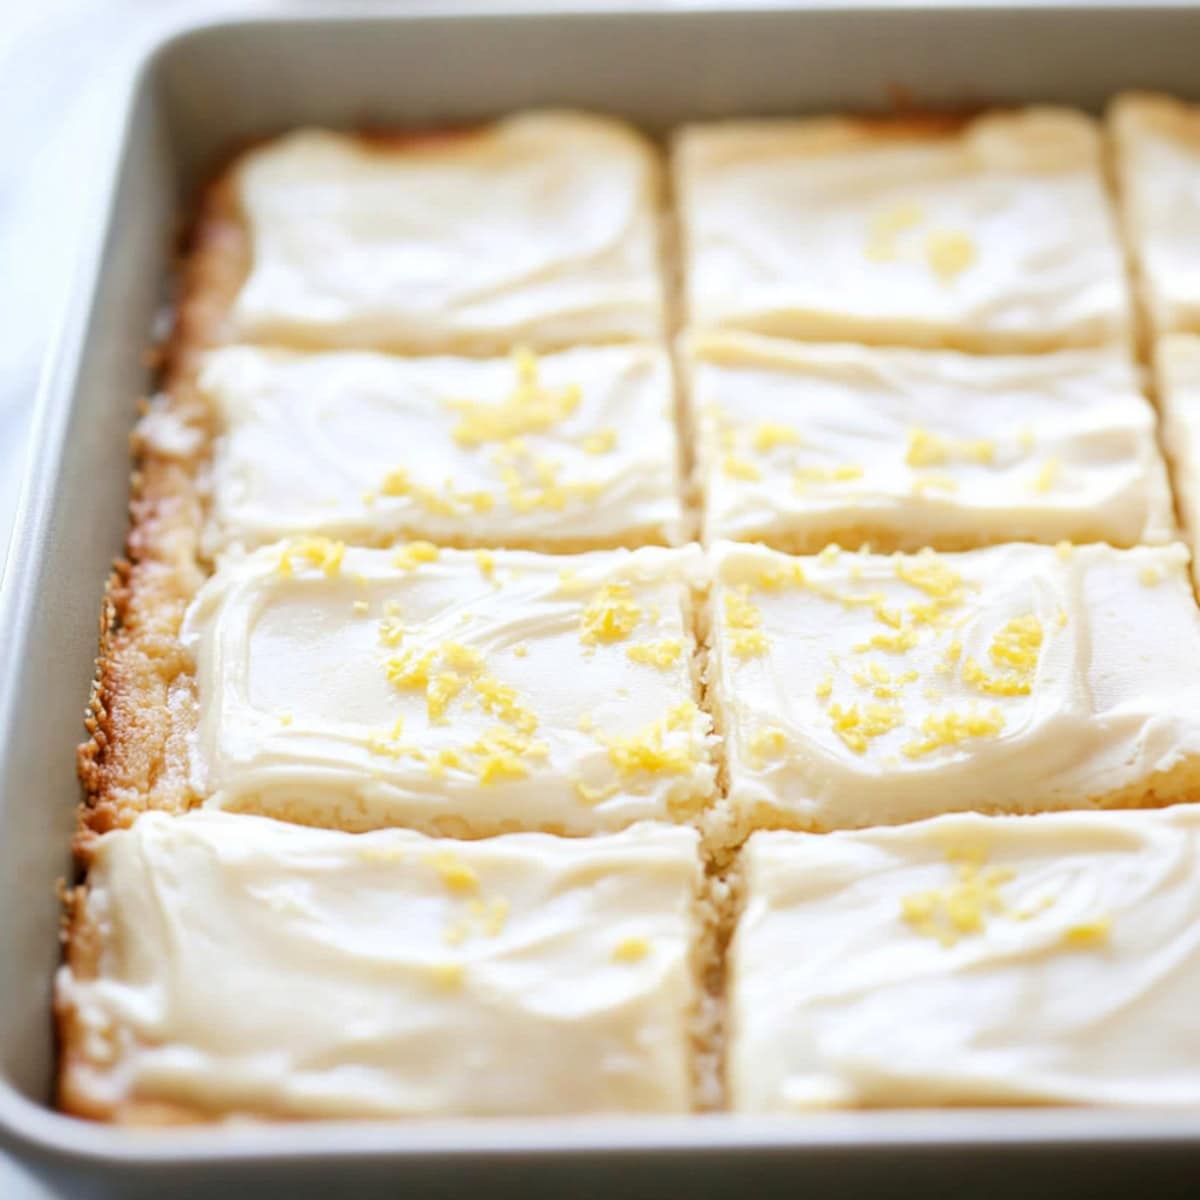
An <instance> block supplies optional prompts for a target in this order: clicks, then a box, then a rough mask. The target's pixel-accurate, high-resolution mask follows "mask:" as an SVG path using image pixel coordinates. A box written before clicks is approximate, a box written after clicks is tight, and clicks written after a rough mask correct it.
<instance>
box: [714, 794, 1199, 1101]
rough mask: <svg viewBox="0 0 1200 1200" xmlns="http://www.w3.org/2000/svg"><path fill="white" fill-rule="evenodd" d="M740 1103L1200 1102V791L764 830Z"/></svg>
mask: <svg viewBox="0 0 1200 1200" xmlns="http://www.w3.org/2000/svg"><path fill="white" fill-rule="evenodd" d="M741 862H742V875H743V891H744V898H745V907H744V910H743V911H742V913H741V917H740V920H739V922H738V927H737V932H736V934H735V936H734V938H733V942H732V945H731V950H730V985H729V1008H730V1033H729V1037H730V1042H729V1069H728V1079H729V1088H730V1102H731V1107H732V1108H734V1109H735V1110H739V1111H743V1112H785V1111H804V1110H811V1109H815V1108H829V1107H846V1106H864V1107H866V1106H870V1107H880V1106H922V1107H923V1106H936V1105H962V1104H978V1105H985V1104H987V1105H990V1104H1091V1105H1096V1104H1099V1105H1146V1106H1152V1105H1187V1106H1190V1107H1195V1106H1196V1105H1197V1104H1200V1069H1198V1067H1197V1064H1198V1063H1200V1027H1198V1026H1197V1024H1196V1020H1195V997H1196V994H1197V991H1198V990H1200V810H1197V809H1196V808H1195V807H1193V806H1191V805H1183V806H1179V807H1177V808H1173V809H1166V810H1163V811H1161V812H1156V813H1130V812H1124V813H1116V812H1114V813H1103V814H1100V813H1070V814H1051V815H1040V816H1033V817H1007V818H1005V817H981V816H951V817H940V818H938V819H937V820H933V821H923V822H920V823H918V824H915V825H907V826H903V827H900V828H896V829H875V830H869V831H865V832H861V833H834V834H828V835H825V836H814V835H811V834H795V833H759V834H755V835H754V837H752V838H751V839H750V841H749V843H747V845H746V847H745V850H744V852H743V854H742V859H741Z"/></svg>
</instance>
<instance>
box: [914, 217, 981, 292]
mask: <svg viewBox="0 0 1200 1200" xmlns="http://www.w3.org/2000/svg"><path fill="white" fill-rule="evenodd" d="M975 253H976V252H975V243H974V242H973V241H972V240H971V238H970V237H968V235H967V234H965V233H961V232H959V231H958V230H955V229H935V230H933V231H932V232H931V233H929V234H928V235H927V236H926V238H925V259H926V261H927V262H928V263H929V266H930V269H931V270H932V271H933V273H934V274H935V275H937V276H938V278H939V279H941V280H943V281H944V282H946V283H949V282H950V281H951V280H953V279H954V278H955V277H956V276H958V275H961V274H962V273H963V272H964V271H965V270H966V269H967V268H968V267H969V266H970V265H971V264H972V263H973V262H974V261H975Z"/></svg>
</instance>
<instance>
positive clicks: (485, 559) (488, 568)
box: [475, 550, 496, 579]
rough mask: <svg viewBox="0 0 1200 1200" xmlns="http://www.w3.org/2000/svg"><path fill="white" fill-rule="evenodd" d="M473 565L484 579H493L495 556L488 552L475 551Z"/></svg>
mask: <svg viewBox="0 0 1200 1200" xmlns="http://www.w3.org/2000/svg"><path fill="white" fill-rule="evenodd" d="M475 565H476V566H477V567H478V568H479V573H480V574H481V575H482V576H483V577H484V579H495V577H496V556H495V555H494V554H493V553H492V552H491V551H490V550H476V551H475Z"/></svg>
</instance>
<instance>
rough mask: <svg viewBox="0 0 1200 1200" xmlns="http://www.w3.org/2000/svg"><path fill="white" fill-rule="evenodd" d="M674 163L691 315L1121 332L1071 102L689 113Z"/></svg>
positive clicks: (1116, 247) (812, 329)
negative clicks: (804, 114) (752, 115)
mask: <svg viewBox="0 0 1200 1200" xmlns="http://www.w3.org/2000/svg"><path fill="white" fill-rule="evenodd" d="M675 171H676V186H677V191H678V194H679V197H680V208H681V220H682V226H683V243H684V264H683V265H684V273H685V290H686V301H687V310H688V321H689V323H690V324H691V325H692V326H694V327H699V328H702V329H711V328H725V329H743V330H750V331H755V332H759V333H767V334H776V335H778V336H782V337H791V338H800V339H804V340H815V341H843V340H845V341H857V342H869V343H878V344H897V345H911V346H926V347H938V346H943V347H947V346H948V347H955V348H959V349H967V350H973V351H982V352H988V353H995V352H1023V351H1031V350H1033V351H1042V350H1050V349H1057V348H1062V347H1069V346H1095V345H1102V344H1105V343H1112V342H1118V341H1124V340H1128V338H1129V333H1130V304H1129V296H1128V293H1127V287H1126V283H1125V279H1124V273H1123V260H1122V253H1121V247H1120V243H1119V241H1118V237H1117V231H1116V224H1115V219H1114V215H1113V212H1112V208H1111V205H1110V202H1109V198H1108V195H1107V192H1106V190H1105V183H1104V178H1103V172H1102V169H1101V142H1100V136H1099V132H1098V127H1097V125H1096V123H1095V122H1094V121H1093V120H1092V119H1091V118H1090V117H1087V116H1085V115H1084V114H1083V113H1079V112H1074V111H1072V110H1068V109H1057V108H1029V109H1025V110H1021V111H1013V112H994V113H989V114H986V115H983V116H980V117H977V118H975V119H972V120H963V119H959V118H941V117H934V116H930V117H927V118H921V117H913V118H897V119H855V118H848V117H826V118H817V119H811V120H754V121H741V120H735V121H727V122H720V123H716V124H710V125H698V126H693V127H690V128H688V129H685V130H684V131H683V132H682V133H681V134H680V135H679V136H678V139H677V142H676V151H675Z"/></svg>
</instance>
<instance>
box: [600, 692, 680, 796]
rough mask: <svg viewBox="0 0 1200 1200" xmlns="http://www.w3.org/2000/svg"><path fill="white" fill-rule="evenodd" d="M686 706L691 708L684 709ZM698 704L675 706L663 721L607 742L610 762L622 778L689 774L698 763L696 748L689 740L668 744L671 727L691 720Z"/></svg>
mask: <svg viewBox="0 0 1200 1200" xmlns="http://www.w3.org/2000/svg"><path fill="white" fill-rule="evenodd" d="M685 709H687V710H688V711H686V712H685V711H684V710H685ZM694 713H695V705H694V704H691V703H689V702H685V704H682V705H676V706H675V708H673V709H672V710H671V712H670V713H668V715H667V716H666V718H664V719H663V720H660V721H654V722H651V724H649V725H647V726H646V727H645V728H644V729H642V730H640V731H639V732H637V733H632V734H628V735H626V736H623V737H614V738H611V739H609V740H608V741H607V743H606V744H607V746H608V758H609V761H610V762H611V763H612V764H613V766H615V767H616V768H617V770H618V771H619V772H620V774H621V775H622V777H628V776H630V775H637V774H643V773H644V774H649V775H687V774H689V773H690V772H691V770H692V768H693V767H694V766H695V765H696V750H695V748H694V747H693V745H692V742H691V740H690V739H689V740H688V742H687V743H685V744H684V745H673V746H672V745H668V744H667V741H666V737H667V732H668V730H679V729H681V728H684V727H685V722H690V720H691V719H692V717H693V715H694Z"/></svg>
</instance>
